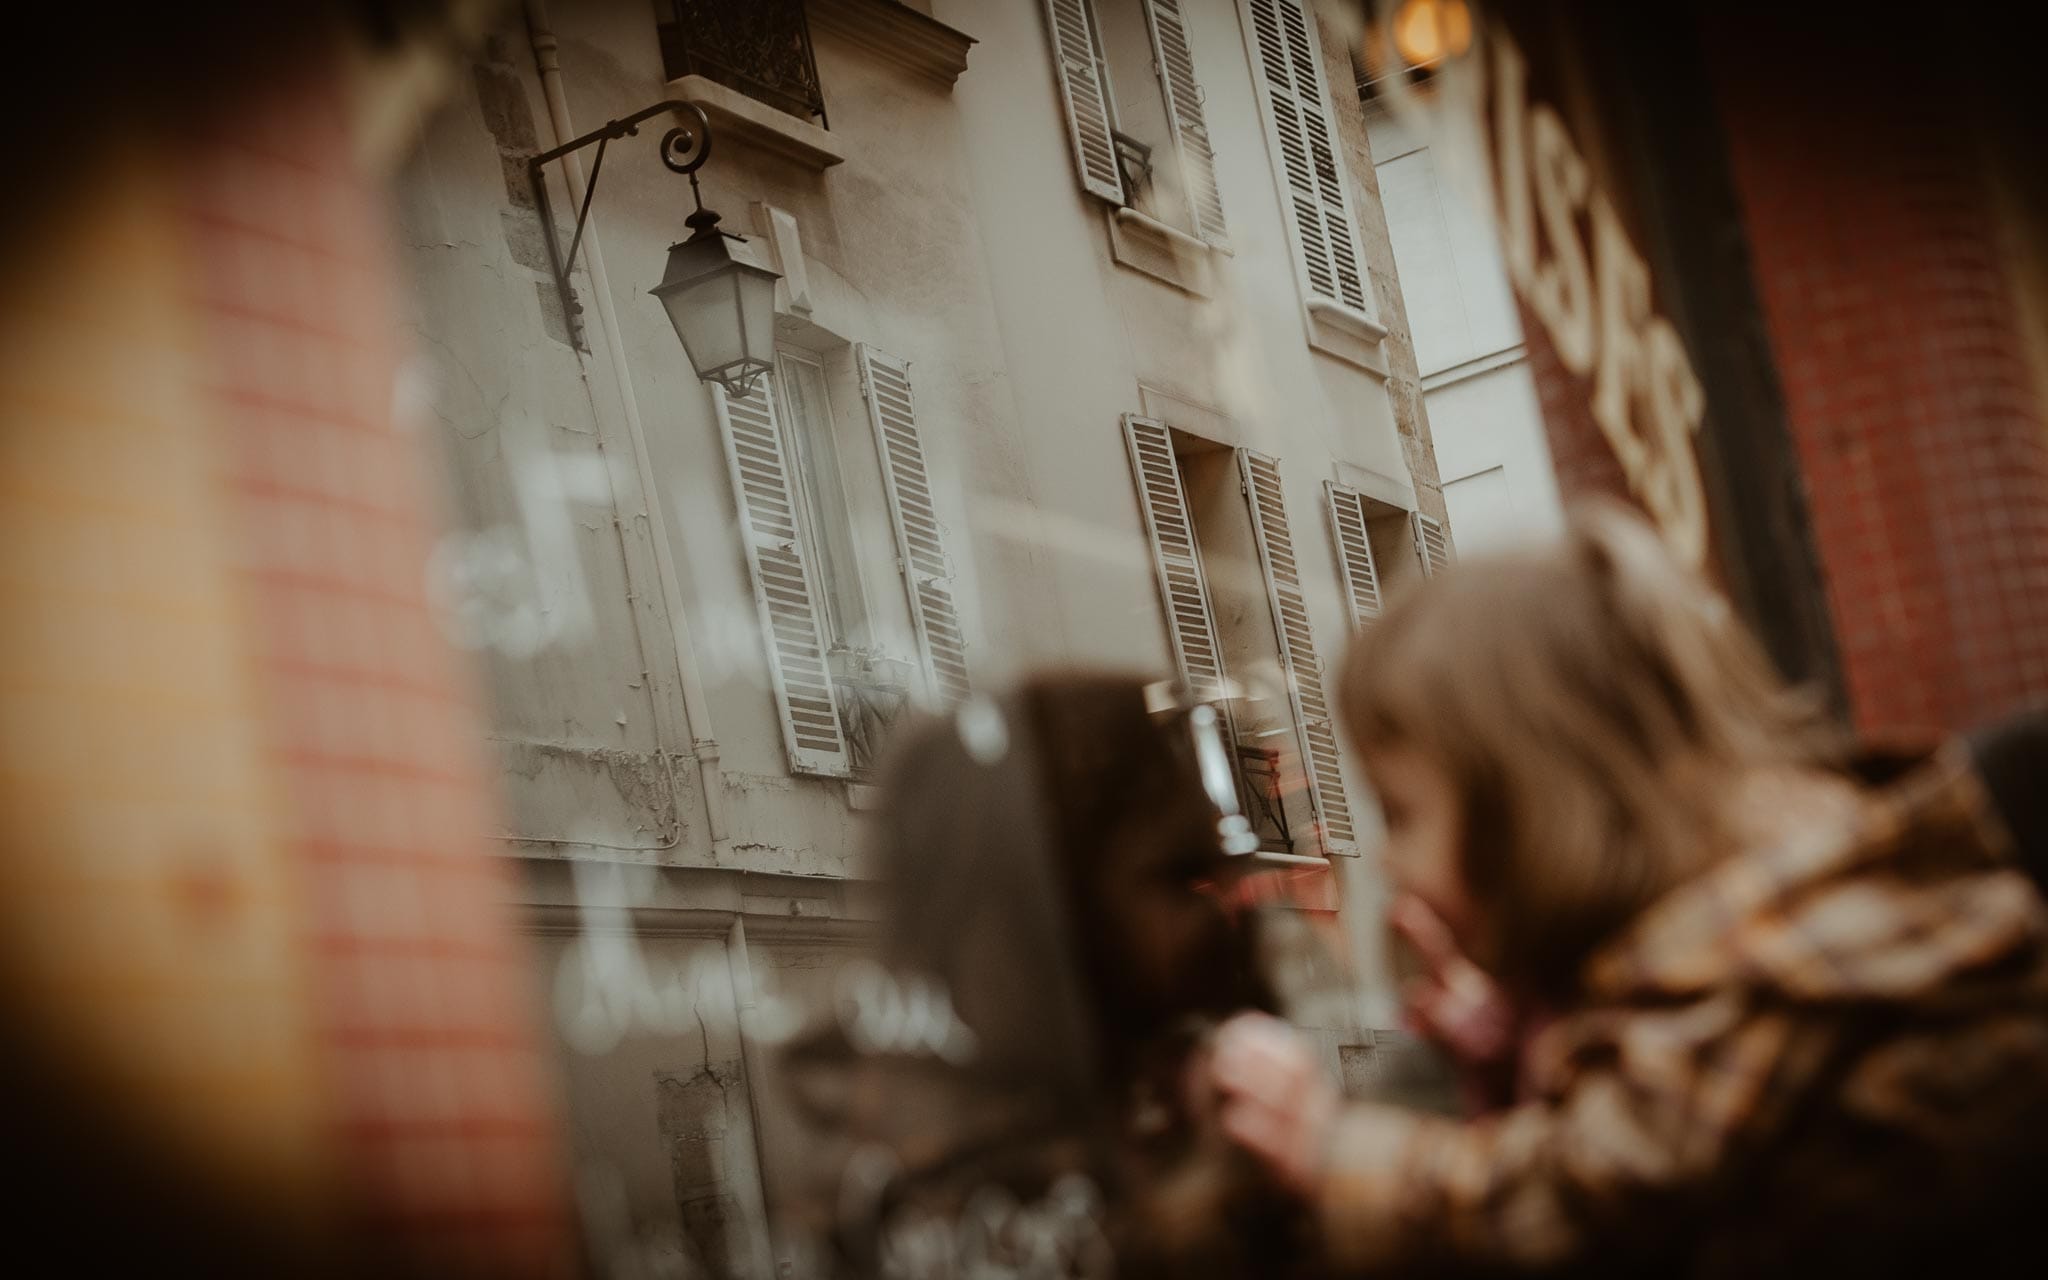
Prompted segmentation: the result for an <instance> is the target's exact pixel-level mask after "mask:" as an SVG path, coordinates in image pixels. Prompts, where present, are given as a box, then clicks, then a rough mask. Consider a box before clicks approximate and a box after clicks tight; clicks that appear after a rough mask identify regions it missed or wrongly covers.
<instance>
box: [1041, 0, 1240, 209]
mask: <svg viewBox="0 0 2048 1280" xmlns="http://www.w3.org/2000/svg"><path fill="white" fill-rule="evenodd" d="M1046 22H1047V28H1048V33H1049V35H1050V37H1051V40H1052V48H1053V62H1054V66H1055V67H1056V69H1057V70H1058V73H1059V79H1060V90H1061V93H1062V95H1063V96H1064V98H1065V100H1066V108H1067V127H1068V134H1069V137H1070V140H1071V141H1072V143H1073V147H1074V163H1075V167H1076V169H1077V171H1078V173H1079V176H1080V180H1081V187H1082V189H1083V190H1085V191H1087V192H1089V193H1091V194H1093V195H1096V196H1099V197H1101V198H1102V199H1105V200H1108V201H1111V202H1112V203H1115V204H1118V205H1122V206H1125V207H1128V208H1131V209H1135V210H1137V211H1138V212H1139V213H1142V214H1144V215H1146V216H1147V217H1150V218H1153V219H1155V220H1156V221H1158V222H1161V223H1163V224H1165V225H1167V226H1169V227H1172V228H1173V229H1175V230H1177V231H1182V232H1185V233H1187V234H1188V235H1191V236H1199V237H1200V238H1201V239H1203V240H1206V241H1208V242H1210V243H1211V244H1222V243H1223V242H1224V240H1225V230H1224V224H1223V204H1222V200H1221V199H1220V197H1219V195H1218V193H1217V189H1216V160H1215V153H1214V151H1213V149H1212V148H1211V146H1210V142H1209V128H1208V123H1207V120H1206V119H1205V117H1204V114H1203V106H1202V91H1201V86H1200V84H1199V83H1198V82H1197V80H1196V78H1195V59H1194V47H1193V44H1192V41H1191V39H1190V37H1189V32H1188V24H1187V20H1186V16H1185V15H1184V14H1183V13H1182V0H1046Z"/></svg>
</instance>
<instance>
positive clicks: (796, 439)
mask: <svg viewBox="0 0 2048 1280" xmlns="http://www.w3.org/2000/svg"><path fill="white" fill-rule="evenodd" d="M775 377H776V380H777V382H778V384H779V386H780V387H781V391H782V406H783V415H782V429H783V431H784V433H785V434H786V435H787V436H788V437H789V444H788V448H789V451H790V454H791V455H792V456H793V457H794V458H795V459H796V476H797V494H796V497H797V499H798V501H799V503H800V504H801V507H802V513H801V515H800V517H799V519H798V524H799V526H800V527H801V529H802V532H803V538H804V543H805V549H806V550H807V551H808V552H809V553H810V561H811V563H812V564H813V565H815V566H816V573H817V580H818V597H819V598H818V607H819V609H820V611H821V612H822V613H823V615H824V616H823V619H822V621H823V624H824V631H825V639H826V643H827V644H828V645H830V646H831V647H832V648H835V649H856V648H860V647H861V646H863V645H866V644H867V643H869V635H868V610H867V597H866V594H865V592H864V591H863V588H862V582H861V574H860V557H859V554H858V552H857V550H856V544H855V542H854V533H853V516H852V512H851V509H850V507H849V506H848V504H847V501H846V483H845V480H844V474H845V473H844V471H843V470H842V468H841V466H840V463H839V446H838V444H837V443H836V442H835V441H834V439H833V435H832V401H831V397H830V395H829V393H828V392H827V390H826V386H825V365H824V362H823V361H822V360H821V359H819V357H818V356H816V355H814V354H813V353H811V352H808V351H803V350H799V349H797V348H793V347H784V348H782V349H781V350H779V351H777V352H776V353H775Z"/></svg>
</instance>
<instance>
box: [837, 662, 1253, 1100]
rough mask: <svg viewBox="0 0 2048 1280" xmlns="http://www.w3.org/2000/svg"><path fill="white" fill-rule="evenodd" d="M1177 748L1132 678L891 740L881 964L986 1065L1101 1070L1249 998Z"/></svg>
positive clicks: (1210, 837) (1207, 808) (883, 819)
mask: <svg viewBox="0 0 2048 1280" xmlns="http://www.w3.org/2000/svg"><path fill="white" fill-rule="evenodd" d="M1186 736H1187V735H1186V732H1185V726H1184V724H1182V723H1180V722H1179V721H1178V720H1177V719H1173V718H1155V716H1154V715H1153V714H1152V713H1151V711H1150V710H1149V709H1148V705H1147V700H1146V695H1145V685H1144V684H1143V683H1142V682H1141V681H1139V680H1137V679H1132V678H1122V677H1115V676H1091V675H1061V676H1042V677H1038V678H1035V679H1033V680H1031V681H1029V682H1027V683H1026V684H1025V685H1023V686H1022V687H1021V688H1020V689H1019V690H1018V691H1017V692H1016V693H1015V694H1013V695H1012V696H1010V697H1008V698H1005V699H1003V700H1001V701H1000V702H996V701H989V700H983V699H976V700H974V701H972V702H970V703H968V704H967V705H966V706H965V707H963V708H962V709H961V710H960V711H959V712H957V713H956V714H954V715H951V716H948V717H946V718H944V719H942V720H936V721H933V722H931V723H929V724H927V725H924V726H920V727H917V728H915V729H912V730H910V731H909V732H908V733H906V734H905V736H904V740H903V741H902V742H900V743H899V744H898V745H897V747H896V749H895V751H894V753H893V755H894V760H893V765H892V767H891V769H890V771H889V774H888V778H887V781H886V783H885V795H886V798H885V801H884V805H883V809H882V813H881V814H880V820H879V822H878V823H877V828H876V854H877V862H878V865H877V867H876V871H877V873H878V875H880V876H881V878H882V879H883V880H884V881H885V883H886V884H887V886H888V893H889V902H890V908H889V911H888V921H887V927H888V937H887V939H886V940H885V943H884V954H883V960H884V962H885V963H886V964H889V965H891V966H892V967H895V966H901V967H904V968H912V969H923V970H925V971H926V972H928V973H930V974H932V976H934V977H936V978H938V979H940V980H941V981H943V982H944V983H945V984H946V985H947V986H948V987H949V989H950V991H951V995H952V998H953V1000H954V1002H955V1005H956V1007H957V1008H958V1009H959V1012H960V1014H961V1016H962V1018H963V1020H964V1021H965V1022H967V1024H968V1025H969V1026H970V1027H972V1028H973V1029H974V1031H975V1033H976V1035H977V1037H978V1039H979V1040H980V1041H981V1042H982V1043H983V1045H984V1047H985V1050H986V1056H987V1057H988V1058H989V1059H990V1061H989V1062H987V1063H985V1064H983V1065H984V1067H985V1068H987V1069H995V1070H999V1069H1001V1068H1002V1066H1003V1064H1004V1063H1007V1064H1008V1065H1009V1066H1010V1067H1012V1068H1015V1069H1021V1070H1025V1071H1027V1072H1040V1073H1044V1075H1046V1076H1059V1077H1065V1078H1069V1079H1073V1077H1072V1070H1073V1067H1074V1065H1075V1064H1076V1063H1081V1064H1095V1065H1099V1066H1103V1067H1107V1068H1108V1069H1110V1070H1111V1071H1112V1072H1113V1071H1115V1070H1116V1069H1118V1068H1119V1067H1120V1066H1122V1065H1126V1064H1127V1061H1128V1050H1129V1048H1130V1047H1131V1046H1132V1045H1134V1044H1136V1043H1137V1042H1139V1041H1141V1040H1143V1039H1144V1038H1146V1037H1148V1036H1150V1035H1152V1034H1154V1033H1156V1032H1159V1031H1161V1030H1163V1029H1165V1028H1167V1027H1168V1026H1170V1025H1171V1024H1172V1023H1174V1022H1175V1021H1176V1020H1178V1019H1180V1018H1183V1017H1187V1016H1190V1015H1201V1014H1205V1013H1206V1014H1223V1013H1228V1012H1231V1011H1233V1010H1235V1009H1239V1008H1243V1007H1247V1006H1248V1005H1252V1004H1257V1003H1261V1001H1262V998H1263V997H1262V992H1261V990H1260V989H1258V988H1257V986H1256V983H1255V980H1254V979H1253V978H1252V977H1251V975H1250V972H1249V969H1250V966H1249V964H1248V962H1247V955H1248V949H1247V946H1246V943H1245V939H1244V937H1243V933H1242V931H1241V930H1240V929H1239V928H1238V927H1237V923H1236V922H1235V921H1234V919H1233V917H1232V915H1231V914H1230V913H1229V911H1228V910H1227V909H1226V908H1225V906H1224V905H1223V904H1222V903H1221V901H1220V900H1219V899H1218V897H1217V896H1216V895H1215V894H1214V893H1212V892H1210V891H1209V883H1210V882H1211V881H1212V880H1213V879H1214V878H1215V877H1216V876H1217V875H1218V873H1219V871H1221V870H1222V868H1223V864H1224V862H1225V855H1224V854H1223V852H1222V848H1221V843H1220V837H1219V834H1218V813H1217V809H1216V806H1215V804H1214V803H1213V802H1212V801H1211V800H1210V799H1209V796H1208V793H1207V792H1206V791H1205V790H1204V787H1203V783H1202V778H1201V773H1200V767H1199V764H1198V762H1197V759H1196V756H1195V753H1194V750H1193V747H1192V744H1191V743H1190V742H1188V741H1185V739H1186ZM1091 1076H1092V1073H1091ZM1074 1084H1075V1086H1076V1087H1092V1086H1093V1084H1094V1079H1093V1078H1090V1079H1088V1080H1086V1081H1085V1082H1084V1081H1081V1080H1074Z"/></svg>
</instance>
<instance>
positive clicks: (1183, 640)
mask: <svg viewBox="0 0 2048 1280" xmlns="http://www.w3.org/2000/svg"><path fill="white" fill-rule="evenodd" d="M1124 434H1125V442H1126V444H1127V445H1128V447H1129V449H1130V454H1131V467H1132V472H1133V475H1134V478H1135V479H1136V481H1137V486H1138V496H1139V505H1140V508H1141V510H1142V511H1143V514H1144V519H1145V529H1146V532H1147V534H1148V535H1149V537H1150V540H1151V544H1152V556H1153V565H1154V567H1155V569H1156V570H1157V572H1158V575H1159V589H1160V598H1161V601H1162V603H1163V604H1164V606H1165V610H1166V624H1167V637H1168V640H1169V642H1170V646H1171V648H1172V651H1173V656H1174V662H1175V664H1176V666H1177V667H1178V668H1179V671H1180V675H1181V678H1182V680H1183V681H1184V682H1185V683H1186V684H1187V686H1188V687H1189V689H1190V690H1192V691H1193V692H1194V694H1195V696H1197V697H1200V698H1204V699H1209V700H1213V701H1216V702H1217V703H1218V704H1219V706H1221V708H1222V710H1223V712H1224V719H1225V722H1226V724H1227V725H1228V726H1229V728H1230V731H1231V736H1232V738H1233V739H1234V746H1235V755H1236V758H1237V763H1238V771H1239V781H1240V784H1241V785H1242V787H1243V790H1244V792H1245V794H1246V797H1247V799H1248V800H1249V804H1248V806H1247V807H1248V809H1249V811H1250V813H1251V814H1252V816H1253V819H1254V824H1255V828H1256V829H1257V830H1258V831H1259V834H1260V836H1261V838H1262V841H1263V842H1264V843H1265V845H1266V847H1267V848H1268V849H1270V850H1272V851H1275V852H1282V853H1289V854H1294V855H1297V856H1299V855H1307V856H1324V855H1328V854H1332V853H1356V852H1357V843H1356V835H1355V832H1354V831H1353V828H1352V822H1351V808H1350V805H1349V803H1348V802H1347V800H1346V799H1345V795H1344V784H1343V780H1342V778H1341V776H1340V766H1339V763H1338V750H1337V733H1336V726H1335V722H1334V720H1333V719H1332V716H1331V710H1330V707H1329V704H1328V701H1327V699H1326V698H1325V696H1324V692H1323V678H1322V664H1321V662H1320V661H1319V660H1318V658H1317V656H1316V646H1315V637H1314V635H1313V634H1312V632H1311V629H1310V627H1309V620H1308V606H1307V600H1306V597H1305V595H1304V593H1303V590H1302V584H1301V577H1300V572H1299V568H1298V566H1297V563H1296V559H1295V551H1294V538H1293V533H1292V531H1291V529H1290V527H1289V524H1288V520H1287V507H1286V500H1285V496H1284V493H1283V488H1284V486H1283V484H1282V480H1281V474H1280V464H1279V462H1278V461H1277V460H1276V459H1273V458H1270V457H1267V456H1266V455H1264V454H1261V453H1255V452H1253V451H1252V450H1249V449H1233V448H1231V447H1229V446H1227V445H1223V444H1219V443H1217V442H1215V441H1213V440H1205V439H1202V438H1200V437H1198V436H1194V435H1190V434H1188V433H1186V432H1182V431H1176V430H1174V429H1173V428H1171V427H1169V426H1167V425H1166V424H1165V423H1163V422H1158V421H1155V420H1153V419H1149V418H1140V417H1136V416H1132V417H1127V418H1125V419H1124Z"/></svg>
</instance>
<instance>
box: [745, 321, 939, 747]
mask: <svg viewBox="0 0 2048 1280" xmlns="http://www.w3.org/2000/svg"><path fill="white" fill-rule="evenodd" d="M835 370H836V374H835V372H834V371H835ZM856 375H857V377H858V380H859V388H860V390H859V394H860V397H861V399H862V400H864V401H865V402H866V405H867V413H866V416H867V419H868V422H869V424H870V426H871V427H872V428H873V432H874V447H875V455H874V456H875V460H876V462H877V464H878V465H879V467H880V471H881V474H880V476H879V482H880V483H879V488H880V493H879V494H876V493H875V491H874V489H873V488H870V489H867V490H866V491H864V492H860V491H854V492H853V494H852V496H856V497H862V498H864V499H868V501H864V502H863V503H861V504H860V505H859V506H858V507H857V506H856V505H855V504H854V503H852V502H850V501H849V493H850V491H849V488H848V482H849V481H850V480H852V481H858V480H860V478H861V477H860V476H850V475H849V474H848V472H847V469H846V465H845V464H846V461H847V459H848V458H849V457H850V454H851V451H850V450H849V449H848V448H846V447H845V446H848V445H851V444H854V442H853V441H850V440H849V439H847V438H846V437H842V436H839V435H837V434H836V433H837V432H838V431H839V430H841V429H847V430H856V429H857V428H854V427H851V426H847V425H846V424H844V423H842V422H841V421H840V420H839V418H838V417H837V415H836V414H835V411H834V408H833V395H832V391H831V387H832V386H833V385H835V384H836V385H837V386H839V387H840V388H841V390H842V394H846V388H847V387H848V385H849V384H850V383H851V382H852V381H853V379H854V377H855V376H856ZM712 397H713V401H714V403H715V404H716V406H717V409H718V420H719V426H720V429H721V431H722V432H723V434H724V439H725V446H726V458H727V461H728V463H729V464H730V466H731V473H732V484H733V493H734V496H735V502H736V505H737V507H738V512H739V523H740V532H741V535H742V541H743V543H744V546H745V550H746V556H747V569H748V572H749V575H750V577H751V578H752V581H753V588H754V598H755V602H756V605H757V606H758V608H759V614H760V629H761V636H762V641H763V646H764V648H765V650H766V656H767V659H768V674H769V677H770V684H771V686H772V690H773V693H774V697H775V702H776V708H777V711H778V712H779V714H780V715H781V718H782V728H783V736H784V740H785V743H786V745H787V747H788V749H789V762H790V770H791V772H794V773H807V774H819V775H824V776H827V777H849V776H858V775H859V774H860V773H861V772H862V771H863V770H864V769H866V768H867V767H868V766H869V765H870V764H871V763H872V761H873V759H874V750H875V748H876V746H877V745H878V744H879V742H880V740H881V737H882V734H883V731H884V730H885V729H886V728H887V726H888V724H889V723H890V722H892V721H893V720H894V719H895V717H896V715H897V714H898V713H900V711H901V710H902V709H903V706H904V704H905V703H906V702H907V701H908V700H909V698H910V697H911V696H912V694H913V692H914V691H915V690H916V689H917V688H918V686H919V685H920V683H921V685H922V689H923V692H924V694H925V696H926V700H927V701H929V702H932V703H934V704H937V705H952V704H954V703H957V702H959V701H960V700H961V699H963V698H965V697H966V696H967V694H968V692H969V686H968V680H967V644H966V639H965V634H964V630H963V628H962V626H961V623H960V618H959V613H958V610H957V608H956V605H955V595H954V590H955V589H954V585H953V574H952V566H951V562H950V561H949V559H948V557H947V554H946V541H945V533H944V530H943V528H942V527H941V525H940V523H939V518H938V507H937V504H936V502H935V501H934V496H933V492H932V483H931V476H930V472H929V464H928V461H927V459H926V457H925V451H924V437H923V434H922V432H921V430H920V427H919V424H918V421H917V417H916V410H915V407H914V401H913V396H912V388H911V376H910V364H909V362H908V361H905V360H902V359H900V358H898V357H896V356H891V355H888V354H885V353H883V352H880V351H877V350H875V349H874V348H872V347H869V346H867V345H865V344H853V345H851V346H850V347H839V348H837V349H836V350H835V351H834V352H833V353H832V354H831V355H829V356H823V355H821V354H819V353H815V352H810V351H805V350H801V349H798V348H783V349H780V350H778V351H777V353H776V361H775V375H774V376H773V377H768V378H763V379H761V380H760V382H759V383H758V384H756V386H755V388H754V390H753V391H752V392H750V393H749V394H748V395H746V396H745V397H743V398H738V399H735V398H733V397H730V396H728V395H726V394H725V392H724V391H723V390H720V389H717V388H713V391H712ZM842 403H843V404H845V406H846V408H847V410H848V411H849V416H848V419H847V422H848V423H850V422H853V421H857V414H855V413H854V412H853V411H852V406H851V402H850V401H846V400H842ZM856 448H858V446H856ZM864 474H865V476H866V477H867V481H866V482H867V483H868V484H870V485H873V484H874V483H875V480H876V477H875V474H874V473H873V472H872V471H867V472H864ZM876 498H879V499H880V501H879V503H877V502H875V501H873V499H876ZM883 509H886V514H885V513H884V510H883ZM863 512H865V513H866V514H862V513H863ZM883 519H886V521H887V523H888V525H889V526H890V531H889V532H883V531H882V530H881V528H880V527H879V522H880V521H882V520H883ZM869 521H874V522H875V523H869ZM857 525H858V527H859V528H861V529H865V530H866V531H867V533H868V535H869V541H868V545H869V546H872V547H875V548H877V549H879V548H880V547H881V546H882V545H885V540H886V539H888V538H889V537H890V536H891V533H893V537H894V542H895V545H896V552H897V555H896V562H897V564H898V565H899V566H900V568H901V572H902V576H903V581H904V588H905V603H906V605H907V606H908V607H907V610H906V611H905V612H904V613H897V612H895V611H894V606H893V605H892V604H890V603H889V602H887V601H883V602H882V603H883V604H884V606H885V614H886V615H887V616H883V615H877V614H876V613H875V612H874V611H873V610H872V609H871V608H870V605H871V604H873V603H875V600H874V598H871V597H870V596H868V594H867V592H866V588H865V583H864V580H863V579H864V575H863V574H862V571H861V567H860V566H861V552H862V542H861V539H860V535H859V533H858V532H857V529H856V526H857ZM906 615H907V616H906ZM906 623H907V624H908V627H909V630H908V631H906V630H905V624H906ZM913 647H914V651H915V658H914V659H913V658H912V656H911V655H912V652H913ZM920 668H921V669H922V672H923V677H922V681H921V682H920V680H919V679H918V675H917V673H918V670H919V669H920Z"/></svg>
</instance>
